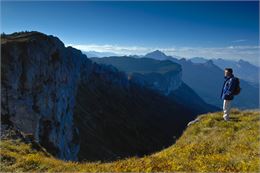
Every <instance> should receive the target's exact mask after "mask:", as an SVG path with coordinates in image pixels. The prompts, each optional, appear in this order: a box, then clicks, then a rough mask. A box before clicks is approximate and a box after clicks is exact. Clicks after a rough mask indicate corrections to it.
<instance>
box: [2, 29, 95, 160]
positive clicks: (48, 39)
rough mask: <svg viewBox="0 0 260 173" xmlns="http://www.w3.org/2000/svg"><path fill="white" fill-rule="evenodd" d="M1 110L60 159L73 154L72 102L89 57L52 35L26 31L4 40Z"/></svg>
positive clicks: (74, 138)
mask: <svg viewBox="0 0 260 173" xmlns="http://www.w3.org/2000/svg"><path fill="white" fill-rule="evenodd" d="M1 48H2V65H1V70H2V71H1V74H2V76H1V77H2V81H1V84H2V87H1V93H2V95H1V105H2V116H3V117H6V118H5V119H8V120H9V121H10V122H11V123H12V124H13V126H15V127H16V128H17V129H19V130H21V131H23V132H25V133H28V134H33V135H34V138H35V140H36V141H38V142H40V143H41V144H42V145H43V146H45V147H46V148H47V149H50V151H51V152H52V153H53V154H55V155H57V156H58V157H59V158H62V159H70V160H76V159H77V153H78V150H79V145H78V143H77V142H72V141H76V140H77V139H76V138H77V133H78V131H77V129H76V128H75V127H74V126H73V108H74V105H75V95H76V89H77V85H78V82H79V81H80V78H81V73H82V74H83V73H84V74H87V73H88V72H90V70H91V62H90V61H89V60H88V59H87V58H86V56H83V55H82V54H81V52H80V51H78V50H75V49H73V48H65V47H64V44H63V43H62V42H61V41H60V40H59V39H57V38H56V37H52V36H46V35H43V34H40V33H36V32H33V33H24V34H18V35H17V36H15V35H14V36H10V37H6V38H5V37H4V38H3V41H2V44H1Z"/></svg>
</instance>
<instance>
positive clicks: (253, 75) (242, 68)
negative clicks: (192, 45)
mask: <svg viewBox="0 0 260 173" xmlns="http://www.w3.org/2000/svg"><path fill="white" fill-rule="evenodd" d="M190 60H191V61H192V62H193V63H205V62H207V61H208V60H207V59H205V58H202V57H194V58H191V59H190ZM212 61H213V63H214V64H215V65H217V66H218V67H220V68H221V69H223V70H224V69H225V68H227V67H228V68H232V69H233V71H234V74H235V75H236V76H237V77H239V78H241V79H243V80H245V81H247V82H250V84H252V85H255V86H257V85H259V67H257V66H255V65H253V64H251V63H249V62H248V61H245V60H242V59H240V60H239V61H234V60H225V59H221V58H218V59H212Z"/></svg>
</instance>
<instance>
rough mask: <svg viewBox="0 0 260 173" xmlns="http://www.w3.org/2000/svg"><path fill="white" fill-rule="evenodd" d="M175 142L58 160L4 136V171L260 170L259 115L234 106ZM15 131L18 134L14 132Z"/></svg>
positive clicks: (205, 118)
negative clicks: (104, 157)
mask: <svg viewBox="0 0 260 173" xmlns="http://www.w3.org/2000/svg"><path fill="white" fill-rule="evenodd" d="M198 119H199V121H198V122H197V123H195V124H192V125H190V126H189V127H188V128H187V129H186V130H185V132H184V133H183V134H182V136H181V137H180V138H179V139H178V140H177V142H176V144H174V145H172V146H170V147H169V148H165V149H164V150H162V151H160V152H156V153H153V154H151V155H146V156H144V157H141V158H139V157H131V158H127V159H123V160H118V161H115V162H107V163H102V162H92V163H90V162H89V163H88V162H86V163H78V162H66V161H61V160H58V159H55V158H54V157H52V156H51V155H49V154H48V153H46V152H45V151H44V150H43V151H42V150H41V151H39V147H38V149H36V146H35V145H32V144H30V143H25V142H23V141H21V140H10V139H4V140H1V142H0V147H1V150H0V152H1V163H0V166H1V171H8V172H14V171H22V172H27V171H30V172H33V171H36V172H45V171H48V172H71V171H73V172H164V171H167V172H176V171H180V172H259V171H260V167H259V165H260V158H259V155H260V151H259V147H260V134H259V128H260V115H259V112H258V111H238V110H233V111H232V114H231V121H230V122H225V121H223V119H222V112H216V113H211V114H204V115H201V116H199V117H198ZM12 134H13V133H12Z"/></svg>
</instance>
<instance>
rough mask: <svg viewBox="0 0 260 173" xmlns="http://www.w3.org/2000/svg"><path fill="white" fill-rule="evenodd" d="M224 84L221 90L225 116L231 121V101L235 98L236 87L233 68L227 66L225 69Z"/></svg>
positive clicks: (225, 118) (226, 119)
mask: <svg viewBox="0 0 260 173" xmlns="http://www.w3.org/2000/svg"><path fill="white" fill-rule="evenodd" d="M224 76H225V77H224V78H225V81H224V84H223V87H222V91H221V99H223V112H224V115H223V118H224V120H225V121H229V116H230V110H231V102H232V100H233V99H234V91H235V88H236V80H235V77H234V75H233V70H232V69H231V68H225V70H224Z"/></svg>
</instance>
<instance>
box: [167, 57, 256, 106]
mask: <svg viewBox="0 0 260 173" xmlns="http://www.w3.org/2000/svg"><path fill="white" fill-rule="evenodd" d="M167 57H168V59H170V60H171V61H173V62H175V63H178V64H180V65H181V66H182V69H183V70H182V71H183V73H182V79H183V81H184V82H185V83H186V84H187V85H188V86H189V87H191V88H192V89H193V90H194V91H195V92H196V93H197V94H198V95H199V96H200V97H201V98H202V99H203V100H205V101H206V102H207V103H209V104H212V105H216V106H218V107H220V108H221V107H222V100H220V99H219V96H220V92H221V88H222V85H223V81H224V71H223V70H222V69H221V68H220V67H218V66H217V65H215V63H214V62H213V60H208V61H206V63H193V62H192V61H191V60H186V59H185V58H182V59H176V58H172V59H171V58H170V57H169V56H167ZM246 64H247V63H246ZM234 73H235V75H236V71H235V72H234ZM241 88H242V91H241V94H240V95H238V96H236V97H235V100H234V102H233V106H234V107H238V108H241V109H247V108H258V106H259V97H258V96H259V87H258V85H252V84H250V83H249V82H247V81H245V80H243V79H241Z"/></svg>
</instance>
